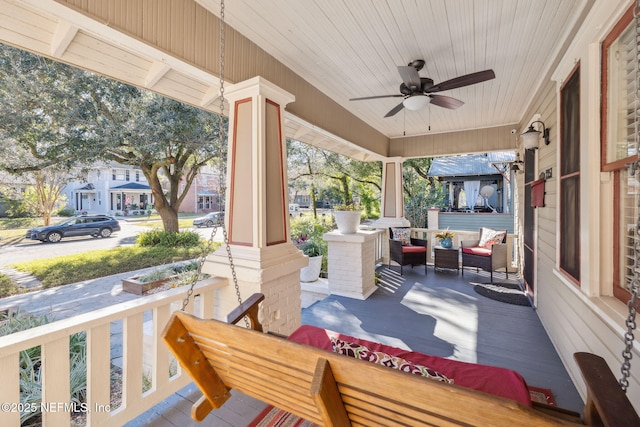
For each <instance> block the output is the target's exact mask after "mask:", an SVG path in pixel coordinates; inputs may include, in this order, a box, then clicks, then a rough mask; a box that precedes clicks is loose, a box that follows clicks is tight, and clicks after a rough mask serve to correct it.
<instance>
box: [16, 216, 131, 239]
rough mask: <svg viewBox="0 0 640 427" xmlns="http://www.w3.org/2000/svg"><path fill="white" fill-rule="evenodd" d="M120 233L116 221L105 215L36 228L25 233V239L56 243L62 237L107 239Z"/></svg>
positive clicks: (70, 219) (78, 217)
mask: <svg viewBox="0 0 640 427" xmlns="http://www.w3.org/2000/svg"><path fill="white" fill-rule="evenodd" d="M114 231H120V224H119V223H118V220H116V219H115V218H113V217H110V216H106V215H83V216H76V217H73V218H69V219H67V220H65V221H62V222H61V223H59V224H56V225H48V226H45V227H36V228H32V229H31V230H29V231H27V235H26V236H25V237H26V238H27V239H32V240H41V241H43V242H51V243H56V242H59V241H60V240H62V238H63V237H75V236H93V237H98V236H100V237H109V236H111V233H113V232H114Z"/></svg>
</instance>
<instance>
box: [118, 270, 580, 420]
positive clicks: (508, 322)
mask: <svg viewBox="0 0 640 427" xmlns="http://www.w3.org/2000/svg"><path fill="white" fill-rule="evenodd" d="M379 272H380V273H382V278H381V281H380V283H379V286H378V288H379V289H378V290H377V291H376V292H375V293H374V294H373V295H371V296H370V297H369V298H368V299H367V300H365V301H361V300H355V299H350V298H344V297H338V296H329V297H327V298H325V299H324V300H322V301H319V302H317V303H315V304H313V305H311V306H310V307H308V308H306V309H304V310H303V311H302V322H303V323H304V324H310V325H315V326H319V327H322V328H326V329H331V330H334V331H338V332H341V333H344V334H347V335H352V336H356V337H360V338H364V339H367V340H371V341H378V342H382V343H384V344H388V345H392V346H396V347H402V348H407V349H411V350H414V351H419V352H423V353H428V354H432V355H436V356H441V357H447V358H451V359H455V360H460V361H465V362H473V363H481V364H486V365H495V366H501V367H504V368H509V369H513V370H515V371H517V372H519V373H520V374H521V375H522V376H523V377H524V378H525V380H526V381H527V383H528V384H529V385H530V386H535V387H543V388H549V389H551V390H552V392H553V394H554V397H555V399H556V402H557V404H558V406H560V407H563V408H567V409H571V410H573V411H576V412H579V413H582V409H583V402H582V399H581V398H580V395H579V394H578V392H577V390H576V388H575V386H574V385H573V383H572V381H571V379H570V377H569V375H568V373H567V371H566V369H565V368H564V366H563V365H562V362H561V360H560V358H559V356H558V354H557V353H556V351H555V349H554V347H553V345H552V343H551V341H550V340H549V337H548V336H547V334H546V332H545V330H544V328H543V327H542V324H541V322H540V320H539V318H538V315H537V313H536V311H535V310H534V309H533V308H532V307H525V306H518V305H511V304H506V303H502V302H497V301H494V300H491V299H489V298H486V297H483V296H480V295H479V294H477V293H476V292H475V291H474V290H473V286H472V285H471V284H470V282H480V283H482V282H489V276H488V273H485V272H482V271H481V272H480V273H476V272H475V270H465V275H464V277H462V276H461V275H460V274H456V272H455V271H446V270H445V271H437V272H434V270H433V268H432V267H429V269H428V272H427V274H426V276H425V274H424V269H423V268H422V267H416V268H414V269H411V268H409V267H405V268H404V276H400V274H399V273H398V268H395V269H394V270H388V269H387V268H386V266H385V267H381V268H380V269H379ZM494 281H497V282H506V281H507V280H506V279H505V277H504V274H503V273H494ZM508 282H512V283H516V281H515V280H513V279H511V278H510V279H509V280H508ZM198 397H199V392H198V390H197V389H196V387H195V386H194V385H190V386H188V387H186V388H185V389H183V390H181V392H179V393H176V394H175V395H174V396H172V397H171V398H169V399H167V400H165V401H164V402H162V403H161V404H159V405H157V406H156V407H154V408H152V409H150V410H149V411H147V412H146V413H144V414H142V415H140V416H139V417H138V418H136V419H135V420H132V421H131V422H130V423H128V424H127V425H128V426H143V425H144V426H180V427H186V426H196V425H215V426H234V427H244V426H246V425H247V424H248V423H249V422H250V421H251V420H253V418H255V416H257V414H258V413H259V412H260V411H261V410H262V408H264V406H265V405H264V403H262V402H260V401H258V400H256V399H253V398H250V397H248V396H245V395H242V394H239V393H234V396H233V397H232V398H231V399H230V400H229V401H228V402H227V403H226V404H225V406H224V407H223V408H221V409H219V410H217V411H213V412H212V413H211V414H210V415H209V416H208V417H207V418H206V419H205V421H204V422H203V423H201V424H198V423H195V422H194V421H193V420H191V418H190V416H189V411H190V408H191V404H192V403H193V402H194V401H195V400H196V399H197V398H198Z"/></svg>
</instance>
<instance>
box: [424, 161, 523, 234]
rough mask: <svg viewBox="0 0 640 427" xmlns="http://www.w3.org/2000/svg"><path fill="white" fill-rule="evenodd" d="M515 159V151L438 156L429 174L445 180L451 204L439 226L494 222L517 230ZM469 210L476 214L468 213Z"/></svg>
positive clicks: (468, 226) (470, 227) (460, 227)
mask: <svg viewBox="0 0 640 427" xmlns="http://www.w3.org/2000/svg"><path fill="white" fill-rule="evenodd" d="M515 160H516V156H515V152H513V151H496V152H491V153H485V154H466V155H460V156H450V157H438V158H435V159H434V160H433V162H432V163H431V167H430V168H429V173H428V175H429V176H433V177H438V178H439V179H440V180H441V181H442V184H443V188H444V191H445V204H446V205H447V206H446V208H445V209H444V211H445V212H441V213H440V215H439V221H438V224H439V227H440V228H447V227H448V228H451V229H454V230H478V229H479V228H480V227H481V226H491V227H495V228H500V229H506V230H507V231H508V232H509V233H513V230H514V217H513V215H512V212H513V193H514V187H513V182H515V179H514V172H512V171H511V165H512V164H513V162H514V161H515ZM469 213H473V214H474V215H472V216H469V215H466V214H469ZM478 213H487V214H491V215H490V216H484V215H477V214H478Z"/></svg>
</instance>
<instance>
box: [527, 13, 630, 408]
mask: <svg viewBox="0 0 640 427" xmlns="http://www.w3.org/2000/svg"><path fill="white" fill-rule="evenodd" d="M630 4H631V3H630V2H628V1H617V2H614V1H610V2H596V5H595V6H594V7H593V10H592V11H591V13H590V16H589V17H588V18H587V19H586V21H585V23H584V25H583V27H582V29H581V30H580V32H579V33H578V35H577V37H576V38H575V39H574V41H573V43H572V45H571V46H570V47H569V49H568V51H567V53H566V54H565V55H564V57H563V58H562V60H561V61H560V63H559V65H558V67H557V68H556V70H555V71H554V72H553V76H552V79H551V80H548V79H546V78H545V79H543V81H544V82H547V83H545V84H543V86H542V87H541V89H540V90H539V91H538V92H537V94H536V97H535V98H534V102H533V104H532V107H531V108H530V109H529V110H528V111H527V112H526V113H525V115H524V116H523V122H522V123H521V125H522V127H525V126H526V125H527V124H528V121H529V120H531V118H532V116H533V115H534V114H536V113H539V114H540V119H541V120H543V121H544V122H545V124H546V125H547V126H548V127H551V144H550V145H549V146H544V143H541V148H540V149H539V150H538V152H537V154H536V156H537V164H538V167H537V173H536V176H537V175H538V174H539V173H540V172H541V171H545V170H546V169H548V168H552V172H553V177H552V178H551V179H550V180H548V181H547V182H546V186H545V192H546V194H545V207H543V208H538V209H537V210H536V219H537V224H538V225H537V229H536V245H537V248H536V263H537V265H536V266H535V276H536V280H535V289H536V295H535V300H536V305H537V310H538V314H539V316H540V318H541V320H542V323H543V324H544V326H545V328H546V330H547V332H548V334H549V337H550V339H551V340H552V342H553V343H554V345H555V347H556V349H557V350H558V353H559V354H560V357H561V358H562V359H563V361H564V363H565V366H566V367H567V369H568V371H569V373H570V375H571V376H572V378H573V380H574V382H575V384H576V386H577V387H578V390H579V391H580V393H581V394H582V396H583V397H585V396H586V389H585V385H584V382H583V381H582V378H581V376H580V373H579V370H578V369H577V367H576V364H575V362H574V360H573V353H575V352H578V351H587V352H592V353H595V354H598V355H600V356H602V357H603V358H604V359H605V360H606V361H607V363H608V364H609V366H610V368H611V369H612V371H613V372H614V375H616V376H617V377H619V376H620V374H619V372H620V366H621V363H622V355H621V353H622V350H623V348H624V341H623V334H624V332H625V331H626V329H625V326H624V319H625V317H626V314H627V309H626V306H625V304H624V303H623V302H621V301H619V300H617V299H615V298H613V297H611V296H610V295H611V270H612V264H613V260H612V250H611V248H612V242H611V238H610V234H611V233H610V230H611V227H612V225H611V224H612V212H611V211H612V208H611V207H612V194H611V193H612V186H611V182H610V177H609V176H608V174H602V173H601V172H600V136H599V131H600V129H599V127H600V126H599V123H600V62H599V61H600V46H599V45H600V43H601V41H602V40H603V38H604V37H605V35H606V34H607V33H608V32H609V31H610V30H611V28H612V27H613V25H615V23H616V22H617V21H618V19H619V17H620V16H621V15H622V13H623V12H624V11H625V10H626V9H627V8H628V7H629V5H630ZM577 63H579V64H580V102H581V105H580V114H581V117H580V123H581V191H580V197H581V226H580V227H581V231H580V235H581V254H582V255H581V258H582V259H581V272H580V276H581V284H580V287H578V286H577V285H575V284H573V283H571V282H570V281H569V280H568V279H566V278H565V276H564V274H563V273H562V272H561V271H560V270H559V268H558V265H557V262H558V259H557V258H558V257H557V255H558V245H557V242H558V236H559V235H560V233H562V230H560V224H559V218H558V214H559V211H558V180H557V175H558V171H559V163H558V162H559V159H558V155H557V154H558V153H557V149H558V135H559V123H558V117H559V103H560V99H559V91H560V88H561V85H562V82H563V81H565V80H566V78H568V77H569V76H570V74H571V72H572V70H573V69H574V67H575V66H576V64H577ZM520 179H521V178H520ZM519 187H520V189H521V190H523V187H522V183H519ZM520 203H522V200H520ZM522 207H523V206H522V205H520V208H522ZM639 335H640V331H636V337H638V336H639ZM638 342H639V340H638V338H636V341H635V346H634V348H633V351H632V352H633V361H632V367H631V378H630V380H629V384H630V385H629V389H628V391H627V393H628V396H629V399H630V401H631V402H632V403H633V405H634V406H635V408H636V410H637V411H640V345H639V344H638Z"/></svg>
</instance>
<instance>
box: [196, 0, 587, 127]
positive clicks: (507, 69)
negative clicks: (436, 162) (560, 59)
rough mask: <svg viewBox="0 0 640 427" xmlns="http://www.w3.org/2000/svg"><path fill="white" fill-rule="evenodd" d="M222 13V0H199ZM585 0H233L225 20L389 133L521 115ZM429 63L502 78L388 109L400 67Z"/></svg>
mask: <svg viewBox="0 0 640 427" xmlns="http://www.w3.org/2000/svg"><path fill="white" fill-rule="evenodd" d="M197 1H198V3H200V4H201V5H202V6H203V7H205V8H207V9H208V10H209V11H211V12H212V13H214V14H216V15H217V16H219V15H220V5H219V2H218V1H217V0H197ZM588 3H589V2H587V1H584V0H562V1H558V0H412V1H400V0H386V1H382V0H377V1H372V0H349V1H344V0H295V1H294V0H269V1H255V0H227V1H226V3H225V20H226V22H227V24H228V25H230V26H231V27H233V28H235V29H236V30H238V31H239V32H240V33H242V34H243V35H244V36H246V37H247V38H249V39H250V40H251V41H253V42H254V43H256V44H257V45H258V46H260V47H261V48H262V49H264V50H265V51H266V52H267V53H269V54H271V55H272V56H274V57H275V58H276V59H278V60H279V61H280V62H282V63H283V64H285V65H286V66H287V67H289V68H290V69H292V70H293V71H294V72H296V73H297V74H299V75H300V76H301V77H302V78H304V79H305V80H307V81H308V82H309V83H311V84H312V85H314V86H316V87H317V88H319V89H321V90H322V91H323V92H324V93H325V94H327V95H328V96H329V97H331V98H332V99H333V100H335V101H336V102H338V103H339V104H341V105H342V106H343V107H345V108H347V109H348V110H350V111H351V112H353V113H354V114H355V115H356V116H357V117H359V118H361V119H362V120H364V121H365V122H367V123H369V124H370V125H371V126H372V127H374V128H375V129H377V130H378V131H380V132H381V133H383V134H384V135H386V136H388V137H389V138H394V137H401V136H403V135H407V136H410V135H421V134H427V133H429V132H452V131H459V130H465V129H476V128H484V127H492V126H499V125H506V124H514V123H517V122H519V121H521V120H522V115H523V114H524V111H525V109H526V107H527V105H528V102H529V101H530V98H531V93H533V92H534V91H535V90H536V89H537V88H538V87H539V86H540V85H541V83H542V80H543V78H544V77H545V76H546V75H547V73H548V72H549V70H550V67H551V64H552V62H553V60H554V59H555V57H556V55H557V53H558V49H559V48H560V46H562V44H563V43H564V42H565V40H566V39H567V37H568V36H569V33H570V31H571V29H572V27H573V24H574V23H575V22H576V20H577V19H578V17H579V16H580V14H581V12H582V9H583V7H585V6H586V5H587V4H588ZM415 59H423V60H424V61H426V63H425V65H424V68H423V69H422V71H420V76H421V77H429V78H431V79H433V80H434V82H435V83H438V82H442V81H445V80H449V79H451V78H454V77H458V76H460V75H463V74H468V73H473V72H476V71H482V70H485V69H493V70H494V72H495V74H496V78H495V79H493V80H489V81H486V82H483V83H479V84H476V85H473V86H468V87H464V88H459V89H454V90H449V91H445V92H440V94H442V95H447V96H451V97H454V98H457V99H459V100H462V101H463V102H464V105H463V106H462V107H460V108H458V109H457V110H448V109H445V108H442V107H438V106H435V105H429V106H427V107H425V108H423V109H422V110H420V111H408V110H406V109H405V110H403V111H401V112H400V113H398V114H396V115H395V116H393V117H389V118H384V115H385V114H386V113H387V112H388V111H389V110H390V109H392V108H393V107H394V106H396V105H397V104H399V103H400V101H401V100H402V98H385V99H376V100H367V101H349V99H350V98H356V97H366V96H373V95H386V94H398V93H399V85H400V83H401V82H402V80H401V78H400V76H399V74H398V71H397V68H396V67H397V66H398V65H408V63H409V62H410V61H412V60H415Z"/></svg>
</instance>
